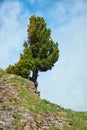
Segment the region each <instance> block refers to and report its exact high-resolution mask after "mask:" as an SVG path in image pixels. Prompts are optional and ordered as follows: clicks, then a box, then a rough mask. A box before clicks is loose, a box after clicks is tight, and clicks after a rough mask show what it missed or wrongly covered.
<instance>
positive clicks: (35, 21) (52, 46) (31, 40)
mask: <svg viewBox="0 0 87 130" xmlns="http://www.w3.org/2000/svg"><path fill="white" fill-rule="evenodd" d="M27 32H28V40H27V42H26V41H25V42H24V44H23V46H24V50H23V53H22V54H20V60H19V61H18V62H17V63H16V64H15V65H12V66H11V65H10V66H8V68H7V69H6V71H7V72H8V73H13V74H16V75H21V76H23V77H25V78H27V77H28V76H29V74H30V71H33V76H32V77H33V79H34V80H35V81H36V80H37V76H38V71H47V70H50V69H52V67H53V66H54V64H55V62H56V61H57V60H58V58H59V49H58V43H57V42H56V43H55V42H54V41H53V40H52V38H51V37H50V35H51V30H50V29H49V28H47V27H46V23H45V20H44V19H43V18H42V17H36V16H31V18H30V24H29V25H28V29H27Z"/></svg>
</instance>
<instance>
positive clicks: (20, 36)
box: [0, 1, 28, 68]
mask: <svg viewBox="0 0 87 130" xmlns="http://www.w3.org/2000/svg"><path fill="white" fill-rule="evenodd" d="M26 17H28V16H27V13H23V12H22V10H21V5H20V3H19V2H18V1H12V2H11V1H5V2H3V3H2V5H1V6H0V25H1V26H0V48H1V51H0V67H2V68H5V67H7V66H8V64H12V63H15V62H16V61H17V60H18V58H19V54H20V52H21V50H22V45H23V41H24V40H25V38H26V37H25V36H26V35H25V34H26V33H25V31H26V26H25V25H26V24H25V23H24V21H23V19H26ZM26 22H27V21H26ZM2 55H3V58H2Z"/></svg>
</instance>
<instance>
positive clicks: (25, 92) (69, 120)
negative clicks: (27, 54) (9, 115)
mask: <svg viewBox="0 0 87 130" xmlns="http://www.w3.org/2000/svg"><path fill="white" fill-rule="evenodd" d="M0 75H1V76H2V78H5V79H6V80H5V81H4V83H6V84H9V85H12V86H13V87H14V89H15V90H16V91H17V92H18V97H19V100H18V101H15V100H14V98H13V97H10V98H12V100H14V102H12V101H11V102H5V103H0V108H2V107H3V106H6V107H8V111H10V107H12V106H15V107H16V109H18V108H20V107H24V109H23V110H22V109H18V111H17V112H18V113H15V120H14V122H13V125H14V130H16V129H18V130H22V127H21V123H20V121H21V119H23V120H24V117H23V116H22V115H20V113H25V110H26V109H28V110H29V111H30V112H31V113H32V114H33V116H34V119H35V121H38V122H40V121H43V115H46V116H47V115H49V114H51V115H53V116H54V117H55V118H56V119H58V120H59V122H61V125H62V127H63V129H64V130H86V129H87V112H75V111H72V110H68V109H62V108H61V107H60V106H57V105H55V104H52V103H50V102H49V101H47V100H41V99H40V97H39V96H38V95H36V94H35V93H31V92H30V91H29V89H30V88H32V82H31V81H29V80H27V79H25V78H22V77H20V76H16V75H9V74H7V73H6V72H5V71H3V70H2V69H0ZM32 89H33V88H32ZM5 96H6V93H5ZM7 98H8V97H7ZM44 118H45V117H44ZM43 130H46V128H44V129H43ZM49 130H61V129H60V127H59V128H58V127H55V126H52V127H49Z"/></svg>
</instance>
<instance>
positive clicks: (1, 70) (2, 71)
mask: <svg viewBox="0 0 87 130" xmlns="http://www.w3.org/2000/svg"><path fill="white" fill-rule="evenodd" d="M4 74H6V72H5V71H4V70H3V69H1V68H0V78H1V77H2V76H3V75H4Z"/></svg>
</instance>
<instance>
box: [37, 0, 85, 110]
mask: <svg viewBox="0 0 87 130" xmlns="http://www.w3.org/2000/svg"><path fill="white" fill-rule="evenodd" d="M80 2H81V3H82V1H80ZM79 4H80V3H79V2H75V3H74V6H73V12H72V10H70V12H69V13H70V14H69V15H67V14H65V13H66V9H63V10H62V13H63V14H64V17H65V18H64V19H66V18H68V16H69V18H70V20H69V21H67V23H64V24H60V23H59V22H58V23H59V25H58V23H57V21H58V20H59V18H60V17H59V18H58V16H61V12H59V9H58V8H55V10H56V15H53V17H52V21H53V19H55V23H54V24H53V25H52V24H51V25H52V26H51V25H50V27H51V29H52V38H53V39H55V41H58V42H59V48H60V57H59V61H58V63H57V64H56V66H55V67H54V68H53V70H52V71H51V72H47V73H46V74H44V76H43V75H41V77H42V81H41V77H40V79H39V82H40V84H41V85H40V86H39V89H40V90H41V91H42V98H47V99H49V100H51V101H53V102H55V103H57V104H61V105H62V106H64V107H67V108H72V109H74V110H87V94H86V92H87V79H86V77H87V68H86V66H87V36H86V31H87V15H86V13H85V11H84V10H85V9H86V5H85V3H82V4H83V5H81V4H80V5H79ZM58 6H59V5H56V7H58ZM63 7H64V8H65V6H64V5H63ZM60 8H62V7H60ZM69 8H70V7H69ZM51 12H54V10H52V11H51ZM83 12H84V13H83ZM59 13H60V14H59ZM66 15H67V16H66ZM61 21H62V22H63V19H62V18H61ZM64 21H65V20H64ZM51 23H52V22H51ZM55 25H56V26H55ZM57 25H58V26H57ZM48 77H49V81H48ZM43 79H44V80H43ZM42 87H43V88H42Z"/></svg>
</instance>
